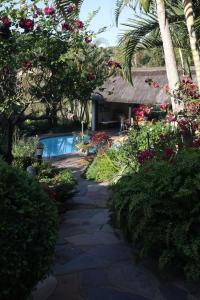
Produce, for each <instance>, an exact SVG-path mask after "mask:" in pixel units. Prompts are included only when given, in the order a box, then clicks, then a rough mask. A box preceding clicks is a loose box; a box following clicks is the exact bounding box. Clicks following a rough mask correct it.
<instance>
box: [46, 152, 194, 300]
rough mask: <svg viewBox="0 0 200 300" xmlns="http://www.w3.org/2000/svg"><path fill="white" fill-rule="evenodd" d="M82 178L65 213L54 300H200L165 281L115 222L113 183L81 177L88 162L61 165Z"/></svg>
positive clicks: (51, 299) (72, 160)
mask: <svg viewBox="0 0 200 300" xmlns="http://www.w3.org/2000/svg"><path fill="white" fill-rule="evenodd" d="M54 165H56V166H57V167H61V168H64V167H68V168H71V169H72V171H73V172H74V174H75V176H76V178H77V179H78V182H79V183H78V187H77V190H78V192H77V193H76V194H75V195H74V196H73V198H72V199H71V201H70V203H71V204H73V210H70V211H68V212H66V213H65V214H64V215H63V222H62V224H61V226H60V232H59V238H58V242H57V246H56V253H55V263H54V265H53V266H52V270H53V273H54V275H55V276H56V279H57V287H56V290H55V291H54V293H53V294H52V296H51V297H49V299H48V300H198V298H195V297H193V296H192V295H191V294H190V293H189V292H188V291H187V289H185V288H184V287H182V286H178V285H176V284H175V283H173V282H171V283H163V282H160V280H159V279H157V278H156V276H155V275H153V274H152V273H151V272H150V271H149V270H147V269H146V268H145V267H144V265H143V264H142V263H137V264H136V263H135V261H134V257H133V252H134V251H133V249H132V248H131V247H130V246H129V245H128V244H127V242H125V241H124V239H123V237H122V235H121V233H120V231H119V230H116V229H114V228H113V227H112V226H111V225H110V224H109V221H110V213H109V210H108V208H107V202H108V200H109V197H110V191H109V190H108V187H107V183H100V184H97V183H94V182H91V181H87V180H84V179H82V178H80V174H81V171H82V170H83V169H84V167H85V165H84V162H83V159H80V157H79V158H72V157H71V158H70V159H65V160H63V161H59V162H55V163H54Z"/></svg>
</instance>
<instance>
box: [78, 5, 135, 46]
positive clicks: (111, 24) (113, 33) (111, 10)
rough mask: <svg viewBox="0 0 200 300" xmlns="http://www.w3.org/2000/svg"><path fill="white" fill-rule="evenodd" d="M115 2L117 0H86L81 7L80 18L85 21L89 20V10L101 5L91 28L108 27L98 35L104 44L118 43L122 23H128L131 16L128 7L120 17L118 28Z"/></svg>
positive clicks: (112, 44)
mask: <svg viewBox="0 0 200 300" xmlns="http://www.w3.org/2000/svg"><path fill="white" fill-rule="evenodd" d="M115 4H116V1H115V0H85V1H84V2H83V5H82V8H81V13H80V18H81V20H83V21H84V20H87V17H88V13H89V12H91V11H94V10H97V9H98V8H99V7H100V11H99V13H98V15H97V16H96V17H95V18H94V19H93V21H92V23H91V26H90V29H91V30H93V31H96V32H98V30H99V29H100V28H102V27H104V26H106V27H108V29H107V30H106V32H104V33H102V34H100V35H99V36H98V39H99V38H100V40H101V42H102V45H104V46H114V45H116V44H117V40H118V36H119V34H120V32H122V30H123V27H122V26H121V25H120V23H126V22H127V20H128V18H129V17H131V11H130V10H129V9H128V8H126V9H124V11H123V12H122V14H121V16H120V19H119V28H117V27H116V26H115Z"/></svg>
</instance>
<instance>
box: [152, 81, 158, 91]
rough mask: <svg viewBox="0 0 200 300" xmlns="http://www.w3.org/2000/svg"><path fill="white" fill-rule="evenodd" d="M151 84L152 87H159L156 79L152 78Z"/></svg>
mask: <svg viewBox="0 0 200 300" xmlns="http://www.w3.org/2000/svg"><path fill="white" fill-rule="evenodd" d="M151 86H152V87H153V88H155V89H156V88H159V84H158V82H157V81H155V80H152V82H151Z"/></svg>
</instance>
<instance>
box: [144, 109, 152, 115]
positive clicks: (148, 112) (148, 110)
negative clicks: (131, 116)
mask: <svg viewBox="0 0 200 300" xmlns="http://www.w3.org/2000/svg"><path fill="white" fill-rule="evenodd" d="M143 111H144V112H145V114H147V115H149V114H150V113H151V108H149V107H144V109H143Z"/></svg>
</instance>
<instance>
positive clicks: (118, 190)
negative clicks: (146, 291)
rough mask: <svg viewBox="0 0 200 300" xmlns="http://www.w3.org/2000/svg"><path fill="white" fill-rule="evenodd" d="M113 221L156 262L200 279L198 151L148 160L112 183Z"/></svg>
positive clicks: (199, 174) (186, 151) (161, 266)
mask: <svg viewBox="0 0 200 300" xmlns="http://www.w3.org/2000/svg"><path fill="white" fill-rule="evenodd" d="M113 190H114V194H113V202H112V205H113V210H114V216H115V219H116V221H117V224H118V225H119V226H120V227H121V228H122V229H123V230H124V232H125V234H126V235H127V236H128V237H129V239H130V240H132V241H134V242H135V243H136V244H138V245H139V248H140V250H141V251H140V254H141V256H144V255H148V254H153V255H154V256H156V257H157V258H158V262H159V266H160V268H162V269H167V268H170V267H171V266H173V265H174V264H175V265H176V268H177V269H178V268H179V269H180V270H183V271H184V272H185V274H186V276H187V277H188V278H191V279H192V280H198V279H200V255H199V254H200V235H199V229H200V202H199V193H200V153H199V151H196V150H194V149H190V150H184V151H182V152H180V153H178V154H177V156H175V158H174V159H173V160H172V161H170V162H169V161H164V160H160V161H155V160H152V161H150V162H147V163H146V164H145V165H144V166H142V167H141V168H140V169H139V171H138V173H133V174H131V175H129V176H124V177H123V178H121V180H119V182H118V183H117V184H116V185H115V186H114V187H113Z"/></svg>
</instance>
